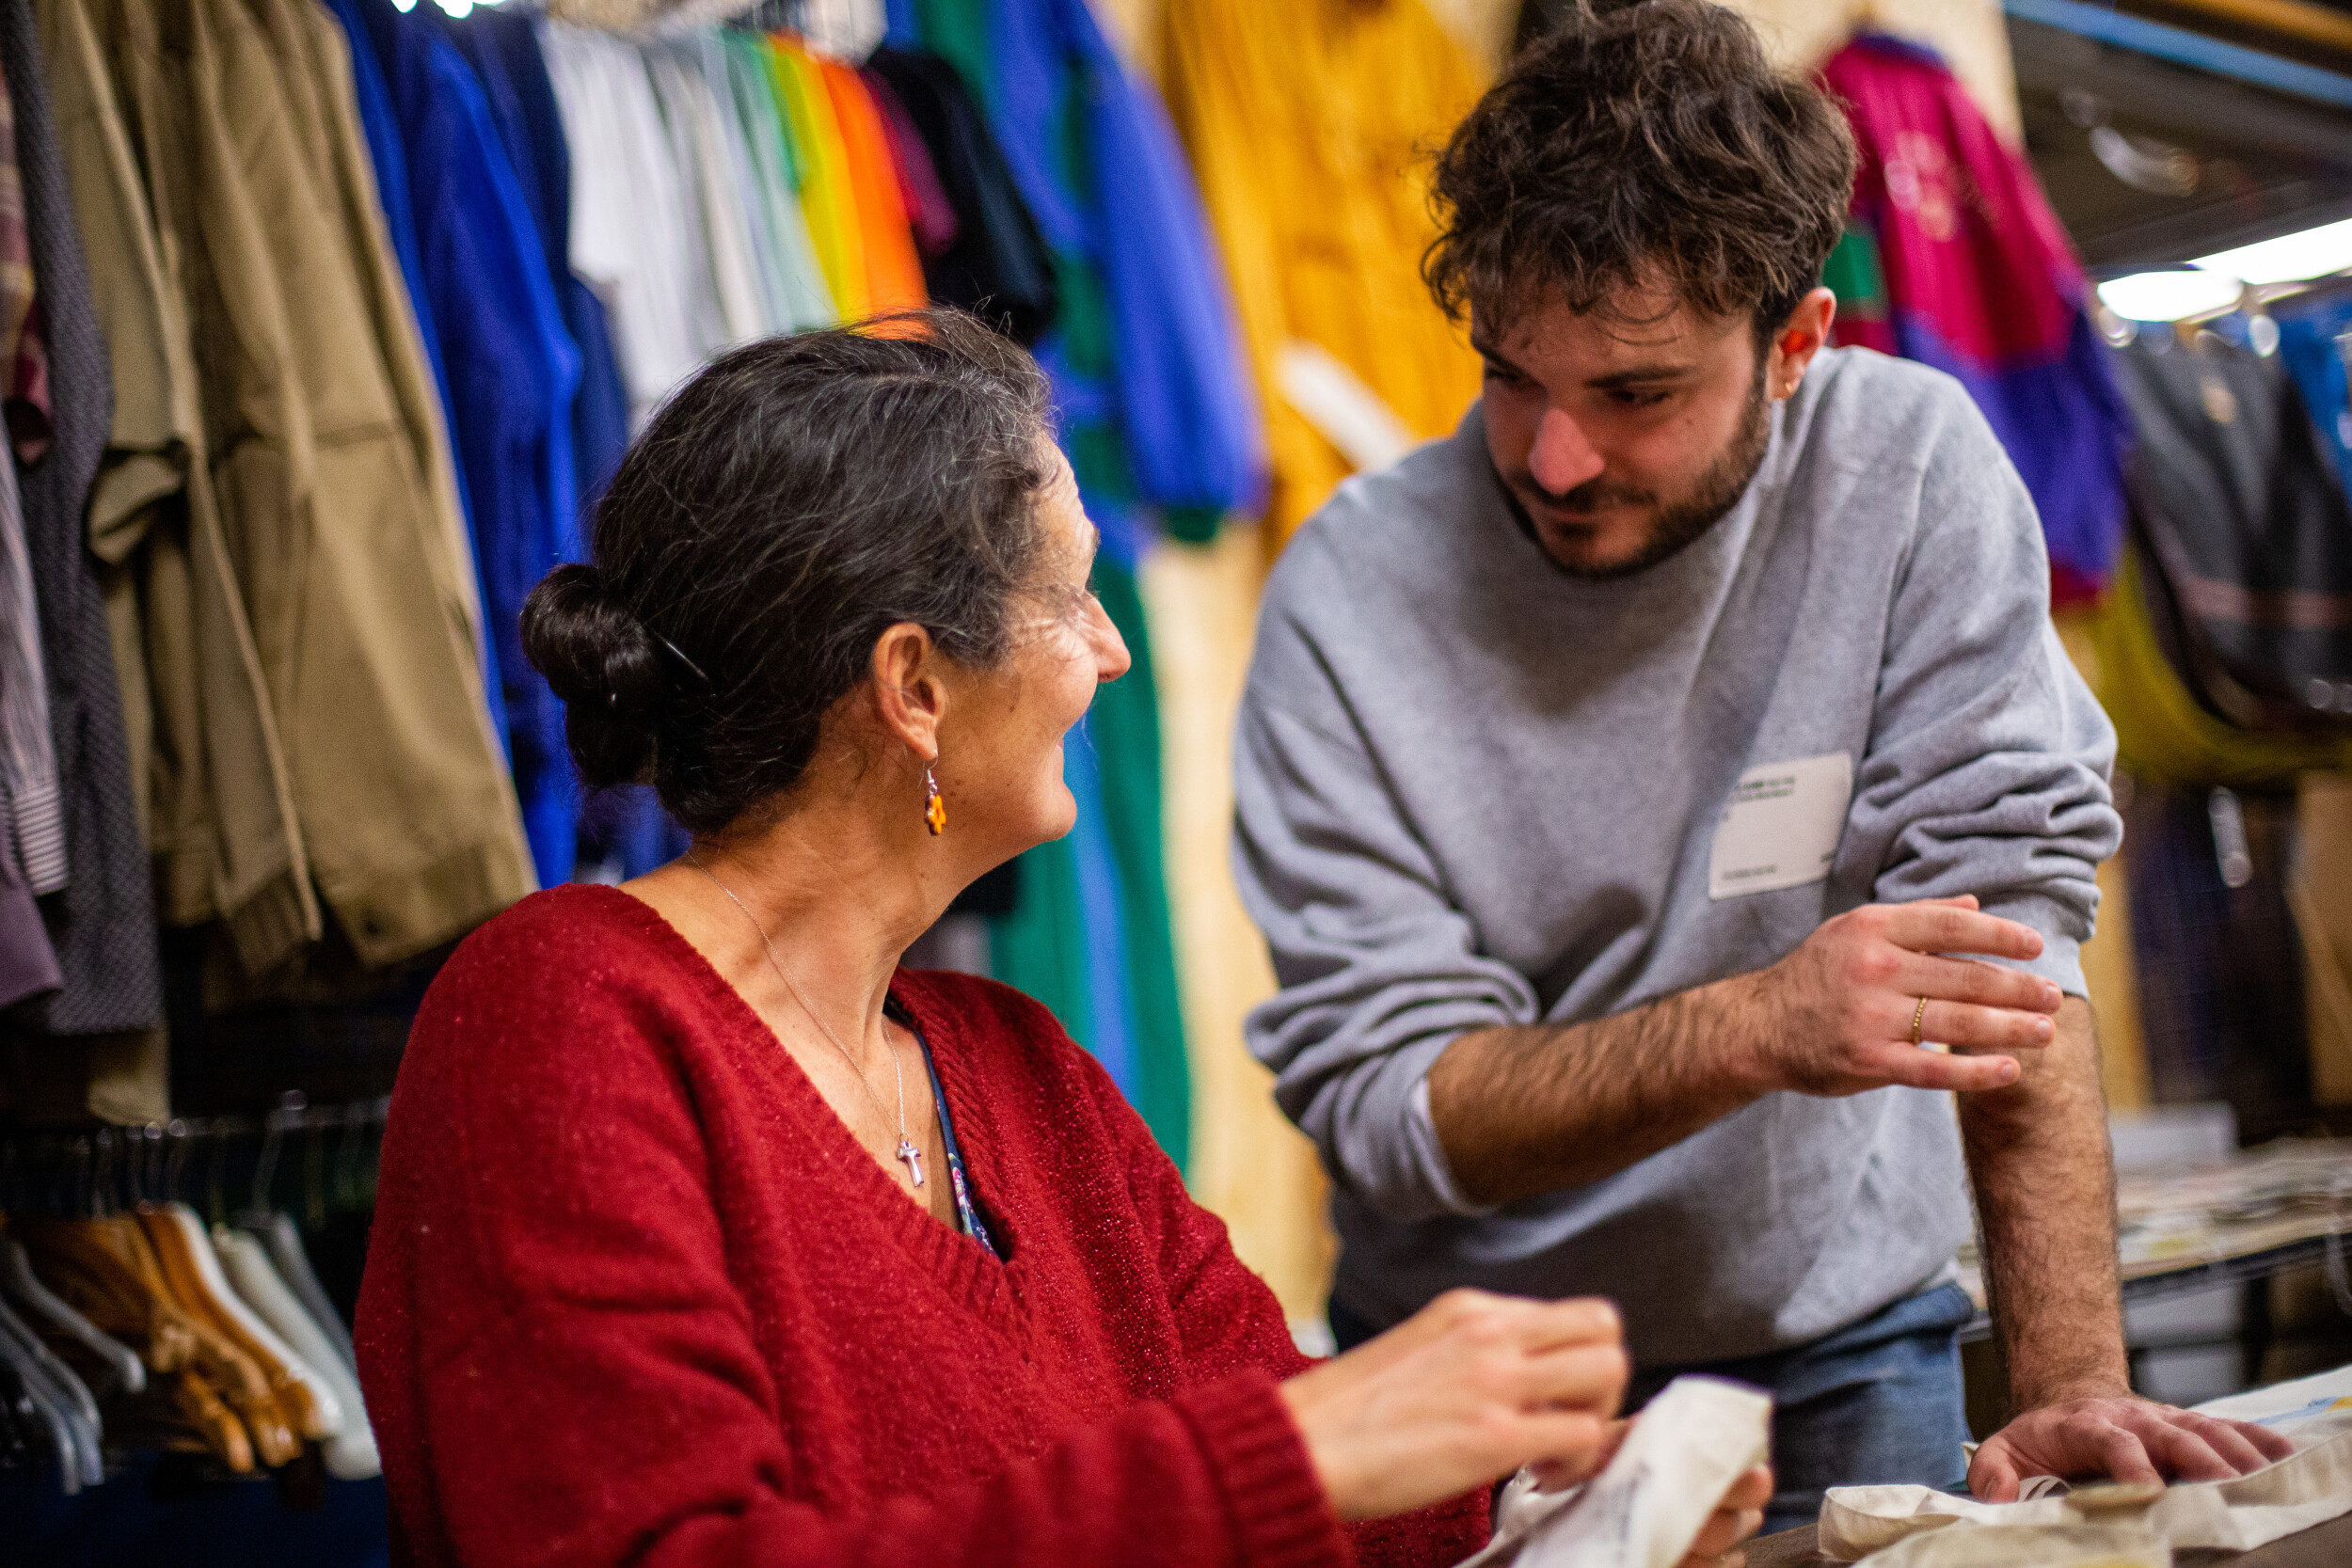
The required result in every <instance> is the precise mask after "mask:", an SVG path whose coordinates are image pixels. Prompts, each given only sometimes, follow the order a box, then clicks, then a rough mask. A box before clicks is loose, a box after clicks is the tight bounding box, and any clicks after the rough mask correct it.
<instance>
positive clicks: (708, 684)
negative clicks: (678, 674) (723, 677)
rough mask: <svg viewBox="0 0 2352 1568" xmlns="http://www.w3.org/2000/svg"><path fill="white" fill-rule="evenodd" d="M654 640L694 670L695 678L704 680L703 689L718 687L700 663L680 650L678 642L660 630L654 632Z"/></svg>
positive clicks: (671, 655)
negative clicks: (663, 634)
mask: <svg viewBox="0 0 2352 1568" xmlns="http://www.w3.org/2000/svg"><path fill="white" fill-rule="evenodd" d="M646 629H647V630H649V631H650V630H652V628H651V627H647V628H646ZM653 640H654V641H656V642H659V643H660V644H661V645H662V646H663V647H665V648H667V649H669V650H670V657H672V658H675V659H676V660H677V661H678V662H679V663H680V664H683V665H685V666H686V668H687V669H689V670H691V671H692V672H693V674H694V678H695V679H696V680H698V681H700V682H702V683H703V689H705V690H713V689H716V685H715V683H714V682H713V681H712V680H711V678H710V677H709V676H708V675H706V674H704V673H703V667H702V666H701V665H699V664H697V663H695V662H694V661H693V660H692V659H691V658H688V657H686V655H685V653H684V652H683V651H682V650H680V649H679V647H678V645H677V644H676V643H675V642H673V641H670V640H669V639H668V638H666V637H664V636H662V635H661V634H660V632H658V631H657V632H654V634H653Z"/></svg>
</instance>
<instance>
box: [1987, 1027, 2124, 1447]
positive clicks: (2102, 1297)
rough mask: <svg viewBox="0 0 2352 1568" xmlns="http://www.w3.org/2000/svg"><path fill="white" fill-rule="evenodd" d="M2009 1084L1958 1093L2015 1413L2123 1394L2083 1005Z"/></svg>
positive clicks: (2101, 1114) (2099, 1104) (2102, 1118)
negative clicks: (2071, 1401)
mask: <svg viewBox="0 0 2352 1568" xmlns="http://www.w3.org/2000/svg"><path fill="white" fill-rule="evenodd" d="M2023 1067H2024V1071H2023V1073H2022V1075H2021V1076H2020V1078H2019V1079H2018V1081H2017V1083H2016V1084H2015V1085H2011V1086H2010V1087H2009V1088H2006V1089H1995V1090H1991V1091H1988V1092H1985V1093H1981V1094H1973V1095H1963V1096H1961V1098H1960V1131H1961V1137H1962V1140H1963V1143H1964V1145H1965V1146H1966V1148H1967V1152H1968V1166H1969V1171H1970V1174H1971V1175H1972V1176H1973V1177H1974V1179H1975V1181H1976V1189H1977V1214H1978V1219H1979V1223H1980V1224H1981V1226H1982V1227H1983V1232H1984V1264H1985V1288H1986V1291H1987V1293H1988V1295H1989V1296H1990V1298H1991V1301H1992V1306H1993V1322H1994V1336H1995V1338H1996V1340H1997V1342H1998V1344H1999V1346H2000V1349H2001V1354H2002V1358H2003V1361H2004V1364H2005V1365H2006V1366H2007V1367H2008V1369H2009V1384H2010V1399H2011V1400H2012V1401H2013V1402H2015V1404H2016V1406H2017V1408H2018V1409H2019V1410H2028V1409H2032V1408H2034V1407H2035V1406H2037V1405H2042V1404H2049V1403H2052V1402H2056V1401H2058V1400H2062V1399H2070V1398H2079V1397H2084V1396H2090V1395H2102V1396H2104V1395H2112V1394H2121V1393H2123V1392H2125V1391H2126V1390H2127V1389H2128V1387H2129V1383H2130V1379H2129V1375H2128V1371H2127V1369H2126V1366H2125V1363H2124V1358H2123V1328H2122V1308H2121V1307H2120V1305H2119V1302H2118V1291H2117V1285H2116V1265H2115V1170H2114V1163H2113V1160H2112V1158H2111V1157H2110V1155H2109V1152H2108V1148H2107V1127H2106V1104H2105V1101H2103V1099H2102V1097H2101V1095H2100V1091H2099V1050H2098V1040H2097V1037H2096V1035H2095V1033H2094V1032H2093V1029H2092V1025H2091V1017H2090V1004H2089V1003H2087V1002H2085V1001H2083V1000H2082V999H2081V998H2080V997H2075V996H2070V997H2068V998H2067V999H2066V1001H2065V1004H2064V1005H2063V1006H2061V1007H2060V1008H2059V1010H2058V1029H2057V1033H2056V1037H2054V1038H2053V1039H2052V1041H2051V1043H2050V1046H2049V1049H2048V1050H2046V1051H2044V1052H2042V1053H2037V1054H2036V1056H2035V1057H2034V1058H2033V1059H2029V1060H2027V1061H2026V1062H2025V1063H2024V1064H2023Z"/></svg>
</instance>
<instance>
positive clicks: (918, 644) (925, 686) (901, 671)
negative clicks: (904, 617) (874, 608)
mask: <svg viewBox="0 0 2352 1568" xmlns="http://www.w3.org/2000/svg"><path fill="white" fill-rule="evenodd" d="M943 663H944V656H943V655H942V654H941V653H940V651H939V647H938V645H937V644H936V643H934V642H933V641H931V634H930V632H928V631H926V630H925V629H924V628H922V627H921V626H916V625H915V624H914V622H912V621H901V622H899V623H898V625H897V626H892V627H890V628H889V629H888V630H886V631H884V632H883V633H882V636H881V637H879V638H877V639H876V640H875V641H874V657H873V660H872V671H871V673H872V675H873V678H874V708H875V713H876V715H877V717H879V718H880V719H881V721H882V730H883V732H884V733H885V734H887V735H889V736H892V737H893V738H894V739H897V740H899V741H902V742H904V743H905V745H906V747H907V749H908V750H909V751H911V752H914V755H915V757H916V759H917V760H919V761H922V762H926V763H929V762H935V761H937V760H938V759H939V726H940V723H941V721H943V720H945V719H946V716H947V683H946V680H944V679H943V678H942V673H943V672H942V665H943Z"/></svg>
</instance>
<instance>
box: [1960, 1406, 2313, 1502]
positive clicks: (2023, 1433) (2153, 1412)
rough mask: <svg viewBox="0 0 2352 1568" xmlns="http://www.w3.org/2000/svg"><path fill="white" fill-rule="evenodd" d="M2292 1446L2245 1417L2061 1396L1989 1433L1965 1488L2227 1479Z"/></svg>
mask: <svg viewBox="0 0 2352 1568" xmlns="http://www.w3.org/2000/svg"><path fill="white" fill-rule="evenodd" d="M2294 1451H2295V1445H2294V1444H2293V1443H2290V1442H2289V1441H2287V1440H2286V1439H2285V1438H2284V1437H2281V1436H2280V1435H2279V1434H2278V1433H2275V1432H2272V1431H2271V1430H2270V1429H2269V1428H2267V1427H2258V1426H2255V1425H2253V1424H2252V1423H2251V1422H2248V1421H2225V1420H2222V1419H2220V1418H2217V1417H2214V1416H2200V1415H2197V1414H2195V1413H2194V1412H2192V1411H2187V1410H2176V1409H2174V1408H2173V1407H2172V1406H2171V1405H2169V1404H2157V1403H2156V1402H2153V1401H2152V1400H2143V1399H2135V1398H2132V1397H2130V1396H2128V1395H2126V1396H2122V1397H2118V1398H2106V1399H2076V1400H2066V1401H2062V1402H2059V1403H2057V1404H2047V1405H2043V1406H2042V1408H2041V1409H2039V1410H2028V1411H2027V1412H2026V1414H2024V1415H2023V1416H2020V1417H2018V1418H2016V1419H2015V1420H2013V1421H2011V1422H2010V1424H2009V1425H2007V1426H2005V1427H2003V1428H2002V1429H2001V1430H2000V1431H1999V1432H1997V1433H1994V1435H1993V1436H1992V1437H1991V1438H1990V1439H1989V1440H1988V1441H1986V1443H1985V1444H1984V1446H1983V1447H1981V1448H1979V1449H1978V1450H1977V1459H1976V1463H1975V1464H1973V1465H1969V1466H1968V1489H1969V1490H1970V1491H1971V1492H1974V1493H1975V1494H1976V1495H1977V1496H1978V1497H1980V1498H1982V1499H1983V1500H1984V1501H1986V1502H1989V1503H2006V1502H2014V1501H2016V1500H2017V1489H2018V1486H2019V1484H2020V1483H2021V1482H2023V1481H2025V1479H2026V1477H2028V1476H2063V1477H2065V1478H2067V1479H2069V1480H2075V1479H2080V1478H2083V1477H2090V1476H2104V1477H2106V1478H2108V1479H2111V1480H2114V1481H2227V1480H2228V1479H2229V1478H2230V1477H2232V1476H2240V1475H2244V1474H2246V1473H2247V1472H2248V1471H2249V1470H2258V1469H2260V1468H2262V1466H2264V1465H2268V1464H2270V1463H2272V1462H2273V1461H2276V1460H2280V1459H2284V1458H2285V1457H2286V1456H2287V1455H2289V1454H2291V1453H2293V1452H2294Z"/></svg>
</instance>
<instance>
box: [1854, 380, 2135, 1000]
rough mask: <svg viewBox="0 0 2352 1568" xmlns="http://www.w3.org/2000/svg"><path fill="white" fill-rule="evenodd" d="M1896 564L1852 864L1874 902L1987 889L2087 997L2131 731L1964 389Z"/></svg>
mask: <svg viewBox="0 0 2352 1568" xmlns="http://www.w3.org/2000/svg"><path fill="white" fill-rule="evenodd" d="M1932 417H1934V418H1936V419H1938V420H1940V422H1941V424H1942V430H1941V436H1942V438H1941V439H1940V440H1939V441H1937V443H1936V445H1935V449H1934V455H1933V456H1932V457H1931V460H1930V462H1929V463H1928V465H1927V467H1926V469H1925V471H1924V473H1923V476H1922V480H1921V493H1920V497H1919V511H1918V516H1919V519H1920V522H1919V530H1918V534H1917V537H1916V540H1915V543H1914V545H1913V546H1912V548H1911V551H1910V553H1909V556H1908V558H1907V559H1906V560H1905V561H1904V562H1903V563H1902V564H1901V566H1900V568H1899V574H1898V576H1897V578H1896V581H1895V585H1894V593H1893V594H1892V597H1891V602H1890V605H1889V609H1888V613H1887V627H1886V641H1885V644H1884V647H1885V652H1884V655H1883V660H1882V664H1881V668H1880V673H1879V696H1878V704H1877V707H1876V709H1875V711H1874V713H1873V715H1872V720H1871V734H1870V740H1869V749H1868V752H1867V755H1866V756H1865V757H1864V759H1863V761H1862V764H1861V766H1860V768H1858V770H1857V773H1856V777H1855V781H1854V800H1853V806H1852V809H1851V813H1850V815H1849V816H1848V818H1847V839H1846V842H1845V843H1844V844H1843V845H1841V847H1840V848H1839V859H1840V860H1841V861H1848V862H1850V863H1862V864H1866V865H1876V866H1878V867H1879V868H1880V870H1879V874H1878V878H1877V881H1876V885H1875V890H1874V892H1875V896H1876V897H1877V898H1878V899H1880V900H1881V901H1883V902H1887V903H1898V902H1908V901H1911V900H1914V899H1920V898H1945V897H1952V896H1956V895H1961V894H1974V895H1977V897H1978V899H1979V901H1980V903H1981V904H1982V906H1983V908H1984V909H1985V910H1987V911H1990V912H1992V913H1994V914H1998V915H2002V916H2004V917H2006V918H2008V919H2010V920H2014V921H2017V922H2019V923H2020V924H2022V925H2026V926H2030V927H2033V928H2034V929H2035V930H2037V931H2039V932H2041V933H2042V942H2043V947H2042V956H2041V957H2040V958H2036V959H2034V960H2032V961H2031V962H2029V963H2026V964H2023V965H2021V966H2020V967H2023V968H2026V969H2028V970H2031V971H2032V972H2033V973H2035V974H2040V975H2042V976H2043V977H2044V978H2046V979H2049V980H2051V981H2054V982H2056V983H2057V984H2058V986H2059V987H2060V988H2061V989H2062V990H2066V991H2068V992H2071V993H2073V994H2074V995H2078V996H2079V995H2081V994H2082V992H2083V975H2082V961H2081V958H2080V953H2079V950H2080V947H2081V944H2082V942H2084V941H2085V940H2086V939H2087V938H2089V937H2090V933H2091V929H2092V927H2093V924H2094V921H2095V918H2096V915H2097V912H2098V907H2099V890H2098V886H2097V882H2096V877H2097V873H2098V867H2099V863H2100V862H2101V861H2103V860H2105V859H2106V857H2108V856H2109V855H2111V854H2113V853H2115V850H2116V847H2118V845H2120V844H2121V843H2122V832H2123V826H2122V818H2121V817H2120V816H2117V814H2116V811H2115V807H2114V803H2113V796H2112V794H2111V793H2110V791H2109V788H2108V774H2109V771H2110V769H2111V768H2113V767H2114V763H2115V731H2114V728H2113V727H2112V726H2111V725H2110V724H2109V723H2108V722H2107V717H2106V713H2105V712H2104V711H2102V710H2101V708H2100V706H2099V705H2098V702H2097V700H2096V699H2095V698H2093V697H2092V696H2091V694H2090V688H2089V687H2087V686H2086V685H2085V684H2084V683H2083V679H2082V677H2081V676H2080V675H2079V674H2078V673H2075V670H2074V663H2073V661H2072V660H2071V659H2069V658H2068V657H2067V656H2066V650H2065V649H2064V647H2063V646H2062V645H2061V644H2060V643H2059V641H2058V632H2057V630H2056V629H2055V628H2054V627H2053V626H2051V624H2050V594H2049V580H2050V569H2049V561H2048V557H2047V556H2046V554H2045V553H2044V547H2043V544H2042V528H2041V524H2040V522H2039V520H2038V519H2037V518H2036V516H2035V514H2034V507H2033V500H2032V499H2031V497H2029V496H2028V495H2027V494H2026V486H2025V484H2024V483H2023V482H2022V481H2021V480H2020V479H2019V478H2018V476H2017V471H2016V469H2015V468H2013V467H2010V461H2009V458H2008V456H2007V455H2006V454H2005V453H2004V452H2003V451H2002V450H2001V447H2000V444H1999V442H1998V440H1997V439H1996V438H1995V437H1994V434H1993V432H1992V429H1991V428H1990V427H1989V426H1988V425H1986V423H1985V422H1984V419H1983V417H1982V416H1981V415H1980V414H1979V413H1978V412H1977V409H1976V406H1975V404H1971V403H1969V402H1968V401H1967V397H1966V394H1965V393H1964V392H1963V391H1962V390H1961V389H1960V388H1958V387H1957V386H1954V387H1952V388H1950V395H1949V397H1948V399H1947V400H1946V403H1945V405H1944V406H1943V407H1942V408H1939V409H1936V410H1935V411H1934V413H1933V416H1932Z"/></svg>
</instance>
